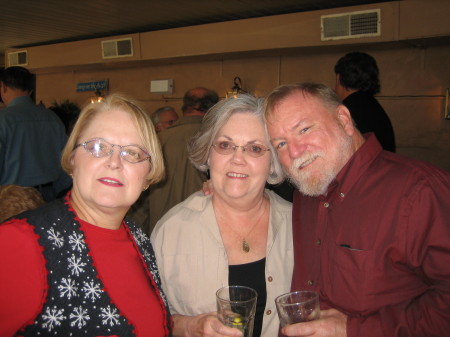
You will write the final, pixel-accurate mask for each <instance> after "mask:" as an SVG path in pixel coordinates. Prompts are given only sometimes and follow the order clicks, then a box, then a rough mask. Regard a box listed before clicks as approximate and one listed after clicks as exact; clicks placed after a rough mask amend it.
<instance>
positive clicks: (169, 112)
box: [152, 106, 178, 132]
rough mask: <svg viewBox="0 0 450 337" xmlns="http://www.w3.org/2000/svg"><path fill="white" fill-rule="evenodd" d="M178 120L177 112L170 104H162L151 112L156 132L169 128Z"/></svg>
mask: <svg viewBox="0 0 450 337" xmlns="http://www.w3.org/2000/svg"><path fill="white" fill-rule="evenodd" d="M177 120H178V114H177V112H176V111H175V109H174V108H172V107H171V106H163V107H161V108H159V109H156V110H155V112H154V113H153V114H152V122H153V125H154V126H155V129H156V132H160V131H162V130H165V129H167V128H170V127H171V126H172V125H173V124H174V123H175V122H176V121H177Z"/></svg>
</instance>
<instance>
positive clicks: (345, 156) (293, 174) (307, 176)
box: [286, 133, 353, 197]
mask: <svg viewBox="0 0 450 337" xmlns="http://www.w3.org/2000/svg"><path fill="white" fill-rule="evenodd" d="M338 141H339V143H338V144H337V146H338V151H337V153H339V154H340V156H339V158H336V159H335V160H334V161H332V162H330V161H328V162H327V160H330V159H329V158H326V157H325V156H324V154H323V153H322V152H315V153H305V154H303V155H302V157H300V158H296V159H295V160H294V162H293V163H292V166H291V167H290V168H289V170H288V172H286V173H287V175H288V176H289V180H290V181H291V182H292V183H293V184H294V185H295V186H296V187H297V189H298V190H299V191H300V192H301V193H302V194H304V195H307V196H312V197H314V196H319V195H324V194H326V193H327V190H328V186H330V184H331V182H332V181H333V180H334V179H335V178H336V176H337V174H338V173H339V171H340V170H341V169H342V167H343V166H344V165H345V164H346V163H347V161H348V160H349V159H350V157H351V156H352V154H353V150H352V146H353V143H352V138H351V137H349V136H348V135H347V134H345V133H343V134H342V137H340V138H339V140H338ZM318 158H324V160H325V164H324V165H323V167H322V168H321V169H320V171H318V169H317V167H315V168H314V171H312V170H311V169H310V168H306V169H299V168H300V167H302V166H303V165H305V164H308V163H309V162H310V161H311V160H312V161H314V160H317V159H318ZM312 165H317V163H312Z"/></svg>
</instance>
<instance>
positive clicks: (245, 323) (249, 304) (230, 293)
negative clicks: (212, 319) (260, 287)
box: [216, 286, 258, 337]
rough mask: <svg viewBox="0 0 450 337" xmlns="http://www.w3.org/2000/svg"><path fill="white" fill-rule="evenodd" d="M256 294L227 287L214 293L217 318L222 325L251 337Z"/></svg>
mask: <svg viewBox="0 0 450 337" xmlns="http://www.w3.org/2000/svg"><path fill="white" fill-rule="evenodd" d="M257 296H258V294H257V293H256V291H255V290H253V289H252V288H248V287H244V286H227V287H223V288H220V289H219V290H217V292H216V300H217V316H218V318H219V320H220V321H221V322H222V324H224V325H226V326H229V327H232V328H237V329H239V330H241V331H242V334H243V336H244V337H252V335H253V324H254V322H255V311H256V299H257Z"/></svg>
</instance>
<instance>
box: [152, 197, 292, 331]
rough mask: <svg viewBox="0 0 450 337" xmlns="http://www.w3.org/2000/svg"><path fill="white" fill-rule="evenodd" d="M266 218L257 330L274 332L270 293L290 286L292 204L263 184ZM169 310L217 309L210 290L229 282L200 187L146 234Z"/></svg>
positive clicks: (191, 312) (221, 248)
mask: <svg viewBox="0 0 450 337" xmlns="http://www.w3.org/2000/svg"><path fill="white" fill-rule="evenodd" d="M265 193H266V195H267V196H268V197H269V200H270V223H269V234H268V240H267V251H266V289H267V301H266V308H265V313H264V318H263V326H262V333H261V336H264V337H276V336H278V328H279V321H278V316H277V311H276V307H275V302H274V300H275V298H276V297H277V296H278V295H281V294H284V293H286V292H289V290H290V286H291V278H292V269H293V263H294V261H293V246H292V204H291V203H290V202H287V201H285V200H284V199H282V198H280V197H279V196H278V195H276V194H275V193H274V192H272V191H269V190H266V191H265ZM151 241H152V244H153V248H154V250H155V254H156V258H157V262H158V269H159V272H160V275H161V280H162V285H163V289H164V291H165V294H166V296H167V298H168V301H169V306H170V309H171V313H172V314H181V315H188V316H194V315H198V314H203V313H207V312H211V311H216V298H215V293H216V291H217V289H219V288H220V287H222V286H226V285H228V261H227V255H226V252H225V247H224V245H223V242H222V238H221V236H220V232H219V227H218V225H217V222H216V219H215V215H214V209H213V206H212V202H211V197H210V196H204V195H203V193H202V192H196V193H194V194H192V195H191V196H190V197H189V198H188V199H186V200H185V201H183V202H182V203H180V204H178V205H177V206H175V207H173V208H172V209H171V210H170V211H169V212H168V213H167V214H166V215H165V216H164V217H163V218H162V219H161V220H160V221H159V222H158V223H157V225H156V227H155V229H154V230H153V232H152V235H151Z"/></svg>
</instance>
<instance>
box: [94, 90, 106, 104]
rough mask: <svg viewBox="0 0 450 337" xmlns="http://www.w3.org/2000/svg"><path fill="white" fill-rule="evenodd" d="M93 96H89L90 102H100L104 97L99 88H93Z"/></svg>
mask: <svg viewBox="0 0 450 337" xmlns="http://www.w3.org/2000/svg"><path fill="white" fill-rule="evenodd" d="M94 95H95V96H92V97H91V103H100V102H101V101H103V99H104V98H105V97H104V96H103V94H102V91H101V90H100V89H98V88H97V89H96V90H95V94H94Z"/></svg>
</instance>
